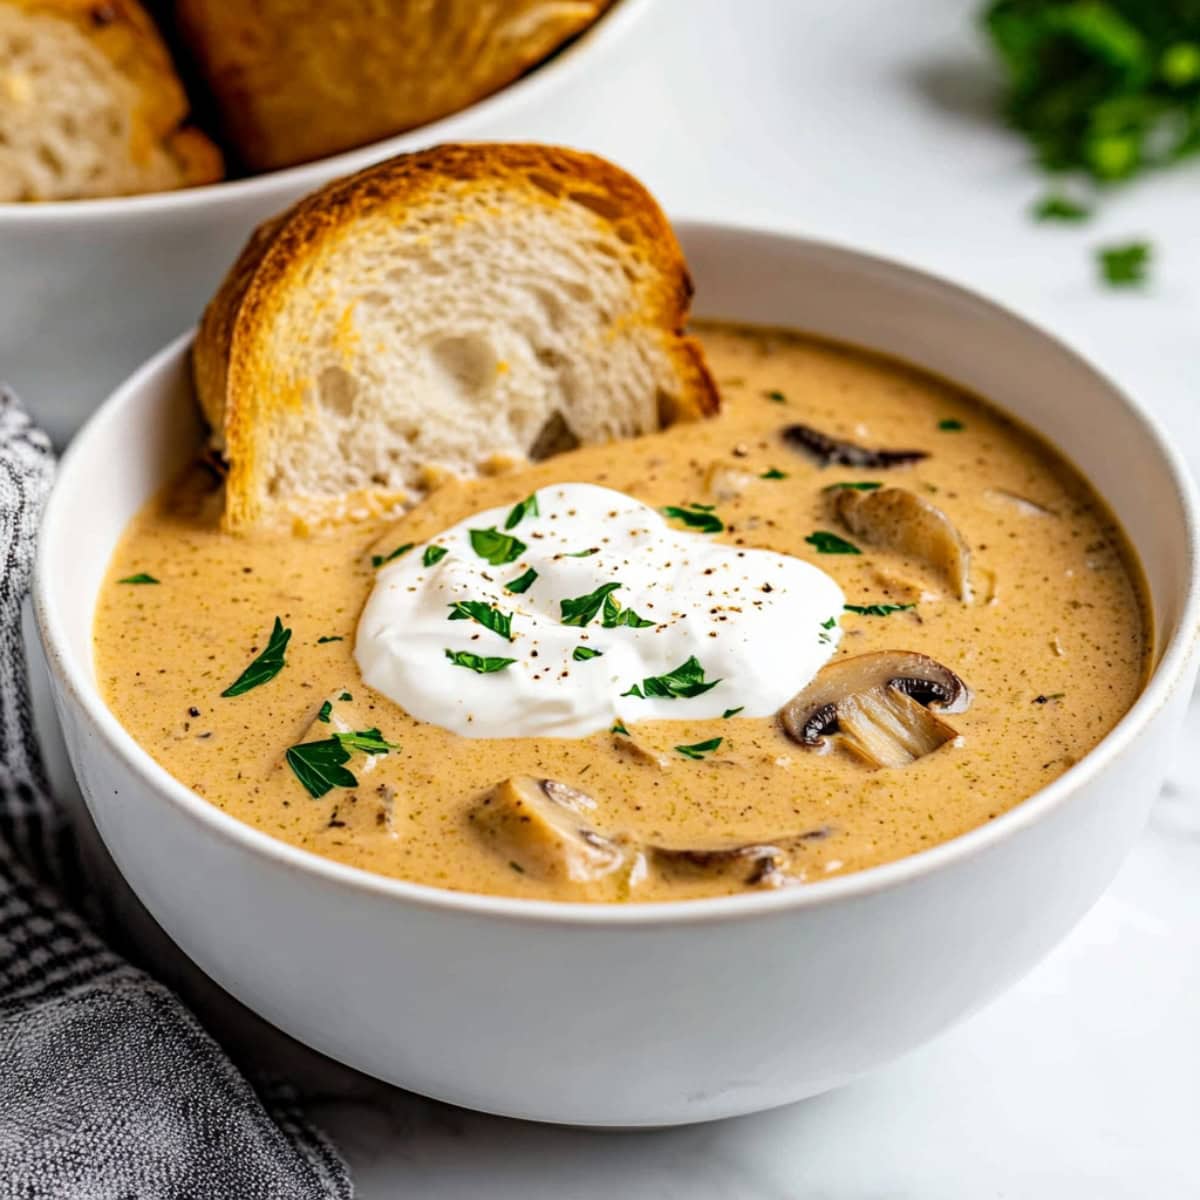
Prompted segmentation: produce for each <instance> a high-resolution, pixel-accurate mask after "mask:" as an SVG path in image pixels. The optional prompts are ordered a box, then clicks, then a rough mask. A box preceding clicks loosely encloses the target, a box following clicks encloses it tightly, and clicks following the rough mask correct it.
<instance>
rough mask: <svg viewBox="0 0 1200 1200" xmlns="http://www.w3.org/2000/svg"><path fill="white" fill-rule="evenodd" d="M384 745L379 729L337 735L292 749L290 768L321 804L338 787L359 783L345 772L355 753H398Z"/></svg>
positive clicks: (291, 747)
mask: <svg viewBox="0 0 1200 1200" xmlns="http://www.w3.org/2000/svg"><path fill="white" fill-rule="evenodd" d="M327 703H328V702H327ZM395 748H396V747H395V746H393V745H392V743H391V742H385V741H384V740H383V735H382V734H381V733H380V732H379V730H378V729H361V730H359V731H358V732H356V733H335V734H334V735H333V736H332V737H328V738H324V739H322V740H321V741H319V742H301V743H300V745H298V746H289V747H288V750H287V753H286V755H285V756H284V757H285V758H286V760H287V765H288V766H289V767H291V768H292V772H293V773H294V774H295V776H296V778H297V779H299V780H300V782H301V783H302V784H303V785H304V787H305V790H306V791H307V792H308V794H309V795H310V796H311V797H312V798H313V799H314V800H319V799H320V798H321V797H322V796H324V795H325V793H326V792H328V791H330V790H331V789H333V788H335V787H357V786H358V780H357V779H356V778H355V777H354V774H353V772H351V771H348V770H347V769H346V763H348V762H349V761H350V752H351V751H352V750H361V751H362V752H363V753H364V754H386V753H387V752H388V751H389V750H395Z"/></svg>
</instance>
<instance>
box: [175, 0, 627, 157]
mask: <svg viewBox="0 0 1200 1200" xmlns="http://www.w3.org/2000/svg"><path fill="white" fill-rule="evenodd" d="M611 2H612V0H436V3H431V2H430V0H377V2H376V3H373V4H363V3H362V2H361V0H323V3H322V5H321V17H320V20H315V19H314V18H313V15H312V9H311V4H310V3H309V0H256V2H255V3H253V4H249V3H230V0H177V2H176V4H175V16H176V20H177V22H178V26H179V30H180V33H181V35H182V38H183V40H184V42H185V43H186V44H187V45H188V46H189V47H190V50H191V53H192V55H193V56H194V58H195V60H196V63H197V66H198V68H199V70H200V73H201V74H202V75H203V77H204V78H205V80H206V82H207V84H208V87H209V90H210V91H211V92H212V94H213V95H214V97H215V98H216V100H217V104H218V107H219V108H220V111H221V115H222V123H223V126H224V129H225V135H226V139H227V141H228V143H229V144H230V146H232V147H233V148H234V149H236V151H237V153H238V154H239V155H240V157H241V158H242V160H243V162H244V163H245V164H246V166H247V167H249V168H250V169H251V170H271V169H275V168H278V167H285V166H291V165H293V164H295V163H300V162H307V161H310V160H312V159H315V158H321V157H324V156H326V155H329V154H335V153H337V152H339V151H341V150H347V149H350V148H351V147H354V146H361V145H365V144H367V143H368V142H373V141H377V140H379V139H380V138H384V137H390V136H391V135H393V134H396V133H400V132H402V131H404V130H406V129H413V128H416V127H417V126H419V125H424V124H427V123H428V122H430V121H433V120H436V119H437V118H439V117H443V116H447V115H448V114H450V113H454V112H457V111H459V110H460V109H463V108H466V107H467V106H468V105H470V104H473V103H474V102H475V101H477V100H479V99H481V98H483V97H484V96H487V95H489V94H490V93H492V92H494V91H497V90H498V89H500V88H502V87H503V86H504V85H505V84H507V83H509V82H511V81H512V80H513V79H515V78H516V77H517V76H518V75H520V74H521V73H522V72H524V71H526V70H528V69H529V68H530V67H532V66H533V65H534V64H536V63H538V62H540V61H541V60H542V59H543V58H545V57H546V56H547V55H549V54H551V53H552V52H553V51H554V50H556V49H557V48H558V47H559V46H560V45H562V43H563V42H564V41H566V40H567V39H568V38H570V37H573V36H574V35H575V34H577V33H579V32H580V31H581V30H582V29H584V28H586V27H587V26H588V25H590V24H591V23H592V22H593V21H594V20H595V19H596V18H597V17H598V16H599V15H600V14H601V13H602V12H603V11H604V10H605V9H606V8H607V7H608V5H609V4H610V3H611Z"/></svg>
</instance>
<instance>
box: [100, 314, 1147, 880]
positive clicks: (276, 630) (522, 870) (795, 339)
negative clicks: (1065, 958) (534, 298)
mask: <svg viewBox="0 0 1200 1200" xmlns="http://www.w3.org/2000/svg"><path fill="white" fill-rule="evenodd" d="M700 335H701V337H702V340H703V342H704V344H705V349H706V352H707V354H708V358H709V361H710V364H711V365H712V368H713V371H714V374H715V375H716V377H717V379H718V381H719V382H720V385H721V392H722V397H723V406H724V407H723V411H722V412H721V414H720V415H719V416H717V417H715V418H713V419H711V420H709V421H705V422H701V423H697V424H690V425H679V426H675V427H672V428H670V429H667V430H665V431H663V432H661V433H658V434H654V435H651V436H648V437H643V438H640V439H638V440H637V441H633V442H622V443H614V444H612V445H609V446H604V447H591V448H581V449H576V450H572V451H569V452H567V453H564V454H560V455H558V456H556V457H554V458H550V459H546V460H545V461H542V462H540V463H536V464H522V465H521V466H520V468H519V469H513V470H511V471H508V472H506V473H501V474H497V475H494V476H491V477H489V478H485V479H482V480H476V481H470V482H458V481H450V482H447V483H445V484H444V485H443V486H441V487H440V488H439V489H438V490H436V491H435V492H434V493H433V494H432V495H431V496H430V497H429V498H428V499H427V500H426V501H424V502H423V503H422V504H421V505H419V506H418V507H417V508H415V509H414V510H413V511H411V512H410V513H408V514H406V515H405V516H404V517H402V518H401V519H400V520H398V521H392V522H383V521H376V522H374V523H371V522H359V523H345V524H341V525H339V526H336V527H332V528H322V529H317V530H292V531H288V532H276V533H263V534H256V535H249V536H239V537H234V536H230V535H228V534H226V533H223V532H221V530H220V528H219V524H218V517H219V511H220V504H221V495H220V480H219V478H218V477H217V476H215V475H214V474H213V473H212V471H211V470H210V469H209V468H208V467H206V466H204V465H203V464H200V463H198V464H197V465H196V466H194V467H193V468H191V469H189V470H188V471H187V472H186V473H185V474H184V476H183V477H182V478H180V479H179V480H178V481H177V482H176V483H175V484H174V485H172V486H171V487H169V488H168V489H167V490H166V491H165V492H164V493H163V494H161V495H160V496H158V497H157V498H156V499H154V500H153V501H152V502H151V503H150V504H149V505H148V506H147V507H146V508H145V510H144V511H143V512H142V513H141V514H140V515H139V516H138V517H137V518H136V519H135V520H134V521H133V523H132V524H131V526H130V528H129V530H128V531H127V532H126V534H125V536H124V538H123V540H122V541H121V543H120V544H119V546H118V548H117V550H116V553H115V555H114V557H113V561H112V564H111V566H110V571H109V577H108V580H107V582H106V584H105V586H104V589H103V592H102V595H101V598H100V601H99V605H98V610H97V616H96V625H95V655H96V669H97V675H98V677H99V680H100V684H101V687H102V689H103V691H104V694H105V696H106V699H107V701H108V703H109V705H110V706H111V708H112V709H113V711H114V712H115V713H116V715H117V716H118V718H119V719H120V720H121V722H122V723H123V724H124V725H125V726H126V728H127V729H129V730H130V732H131V733H132V734H133V736H134V737H135V738H136V739H137V740H138V742H139V743H140V744H141V745H142V746H143V747H144V748H145V749H146V750H147V751H148V752H149V753H150V754H151V755H152V756H153V757H154V758H155V759H157V760H158V762H160V763H161V764H162V765H163V766H164V767H165V768H166V769H167V770H168V771H170V772H171V773H172V774H173V775H174V776H175V777H176V778H178V779H179V780H180V781H181V782H182V783H184V784H186V785H187V786H189V787H191V788H192V789H194V790H195V791H196V792H197V793H199V794H200V795H201V796H203V797H205V798H206V799H207V800H209V801H210V802H211V803H213V804H215V805H217V806H218V807H220V808H221V809H223V810H224V811H226V812H228V813H230V814H231V815H233V816H235V817H237V818H239V819H240V820H242V821H245V822H247V823H248V824H250V825H252V826H255V827H256V828H258V829H261V830H263V831H265V832H267V833H269V834H271V835H273V836H275V837H278V838H281V839H283V840H284V841H287V842H290V843H292V844H293V845H296V846H300V847H303V848H305V849H307V850H311V851H314V852H315V853H318V854H322V855H325V856H327V857H329V858H332V859H335V860H337V861H339V862H343V863H347V864H350V865H353V866H358V867H363V868H366V869H368V870H371V871H376V872H379V873H381V874H385V875H391V876H396V877H399V878H403V879H408V880H413V881H416V882H419V883H425V884H431V885H434V886H438V887H445V888H453V889H458V890H463V891H474V892H487V893H494V894H500V895H511V896H525V897H537V898H543V899H560V900H592V901H631V900H632V901H639V900H664V899H684V898H691V897H698V896H708V895H717V894H727V893H738V892H744V891H747V890H752V889H756V888H764V887H778V886H790V885H799V884H803V883H804V882H806V881H807V882H811V881H813V880H816V879H821V878H826V877H829V876H831V875H836V874H840V873H843V872H848V871H856V870H862V869H863V868H865V867H869V866H873V865H876V864H879V863H883V862H888V861H891V860H893V859H897V858H900V857H902V856H904V855H907V854H911V853H914V852H916V851H919V850H923V849H926V848H928V847H930V846H932V845H935V844H936V843H938V842H942V841H945V840H947V839H948V838H952V837H954V836H956V835H958V834H960V833H963V832H965V831H967V830H969V829H971V828H973V827H975V826H978V825H981V824H983V823H984V822H986V821H989V820H991V819H993V818H994V817H996V816H997V815H998V814H1000V813H1002V812H1004V811H1005V810H1006V809H1009V808H1011V807H1012V806H1013V805H1015V804H1017V803H1019V802H1020V801H1021V800H1023V799H1025V798H1026V797H1028V796H1030V795H1031V794H1032V793H1034V792H1035V791H1037V790H1038V789H1039V788H1041V787H1042V786H1044V785H1045V784H1047V783H1049V782H1050V781H1051V780H1053V779H1055V778H1056V777H1057V776H1059V775H1061V774H1062V773H1063V772H1064V771H1065V770H1066V769H1067V768H1068V767H1069V766H1071V764H1072V763H1074V762H1075V761H1077V760H1078V759H1079V758H1080V757H1081V756H1082V755H1084V754H1086V753H1087V751H1088V750H1090V749H1091V748H1092V747H1093V746H1095V745H1096V743H1097V742H1098V741H1099V740H1100V739H1101V738H1102V737H1103V736H1104V735H1105V734H1106V733H1107V732H1108V731H1109V730H1110V729H1111V728H1112V727H1113V725H1114V724H1115V723H1116V722H1117V721H1118V720H1119V719H1120V717H1121V716H1122V715H1123V714H1124V713H1125V712H1126V711H1127V709H1128V708H1129V707H1130V706H1131V704H1132V703H1133V701H1134V699H1135V698H1136V696H1137V694H1138V692H1139V690H1140V688H1141V686H1142V683H1143V681H1144V678H1145V675H1146V671H1147V667H1148V663H1149V657H1150V652H1151V632H1150V629H1149V624H1148V616H1147V609H1146V604H1145V600H1144V593H1143V587H1142V583H1141V580H1140V574H1139V570H1138V567H1137V564H1136V561H1135V559H1134V556H1133V554H1132V552H1131V551H1130V549H1129V547H1128V546H1127V544H1126V543H1125V540H1124V538H1123V535H1122V534H1121V532H1120V530H1119V529H1118V528H1117V527H1116V525H1115V522H1114V520H1113V518H1112V516H1111V514H1110V513H1109V512H1108V511H1107V509H1106V508H1105V506H1104V504H1103V503H1102V501H1101V500H1100V499H1099V498H1098V497H1097V496H1096V495H1095V494H1094V493H1093V492H1092V491H1091V490H1090V488H1089V487H1088V485H1087V483H1086V482H1085V481H1084V480H1083V479H1082V478H1081V477H1080V476H1079V475H1078V474H1077V473H1076V472H1075V471H1074V469H1073V468H1072V467H1071V466H1070V465H1069V464H1067V463H1066V462H1065V461H1064V460H1063V459H1062V458H1061V457H1060V456H1059V455H1057V454H1056V453H1055V452H1054V451H1053V450H1052V449H1050V448H1049V447H1048V446H1047V445H1046V444H1045V443H1044V442H1042V441H1041V440H1040V439H1038V438H1037V437H1035V436H1034V435H1033V434H1031V433H1030V432H1029V431H1027V430H1025V429H1023V428H1021V427H1019V426H1017V425H1015V424H1014V423H1013V422H1012V421H1010V420H1008V419H1007V418H1005V417H1003V416H1001V415H1000V414H999V413H997V412H995V411H993V410H992V409H991V408H989V407H987V406H986V405H985V404H983V403H981V402H980V401H978V400H976V399H974V398H973V397H970V396H968V395H965V394H964V393H962V392H961V391H960V390H958V389H956V388H954V387H953V386H951V385H949V384H947V383H944V382H942V381H940V380H937V379H934V378H931V377H929V376H927V375H924V374H922V373H920V372H917V371H915V370H913V369H910V368H908V367H904V366H900V365H898V364H896V363H893V362H890V361H887V360H884V359H881V358H877V357H874V356H871V355H868V354H866V353H863V352H860V351H856V350H851V349H846V348H841V347H836V346H831V345H828V344H825V343H820V342H816V341H813V340H809V339H806V338H803V337H800V336H796V335H792V334H787V333H781V332H774V331H757V330H747V329H739V328H733V327H726V326H702V327H701V330H700Z"/></svg>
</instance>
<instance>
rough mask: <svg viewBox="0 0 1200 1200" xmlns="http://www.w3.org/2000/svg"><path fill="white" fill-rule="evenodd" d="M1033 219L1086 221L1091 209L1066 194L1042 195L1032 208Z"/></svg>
mask: <svg viewBox="0 0 1200 1200" xmlns="http://www.w3.org/2000/svg"><path fill="white" fill-rule="evenodd" d="M1031 212H1032V214H1033V219H1034V220H1035V221H1071V222H1077V221H1086V220H1087V219H1088V218H1089V217H1090V216H1091V215H1092V210H1091V209H1090V208H1088V207H1087V205H1086V204H1079V203H1077V202H1076V201H1074V200H1071V199H1068V198H1067V197H1066V196H1059V195H1055V194H1051V195H1049V196H1043V197H1042V199H1040V200H1039V201H1038V202H1037V203H1036V204H1035V205H1034V206H1033V208H1032V210H1031Z"/></svg>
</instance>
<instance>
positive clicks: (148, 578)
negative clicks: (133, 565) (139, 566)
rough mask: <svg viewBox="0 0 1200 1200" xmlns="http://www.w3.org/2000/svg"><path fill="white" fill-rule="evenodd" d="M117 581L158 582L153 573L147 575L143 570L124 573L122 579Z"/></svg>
mask: <svg viewBox="0 0 1200 1200" xmlns="http://www.w3.org/2000/svg"><path fill="white" fill-rule="evenodd" d="M117 582H118V583H159V582H161V581H160V580H158V579H155V578H154V576H153V575H147V574H146V572H145V571H139V572H138V573H137V574H136V575H126V576H125V578H124V579H118V580H117Z"/></svg>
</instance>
